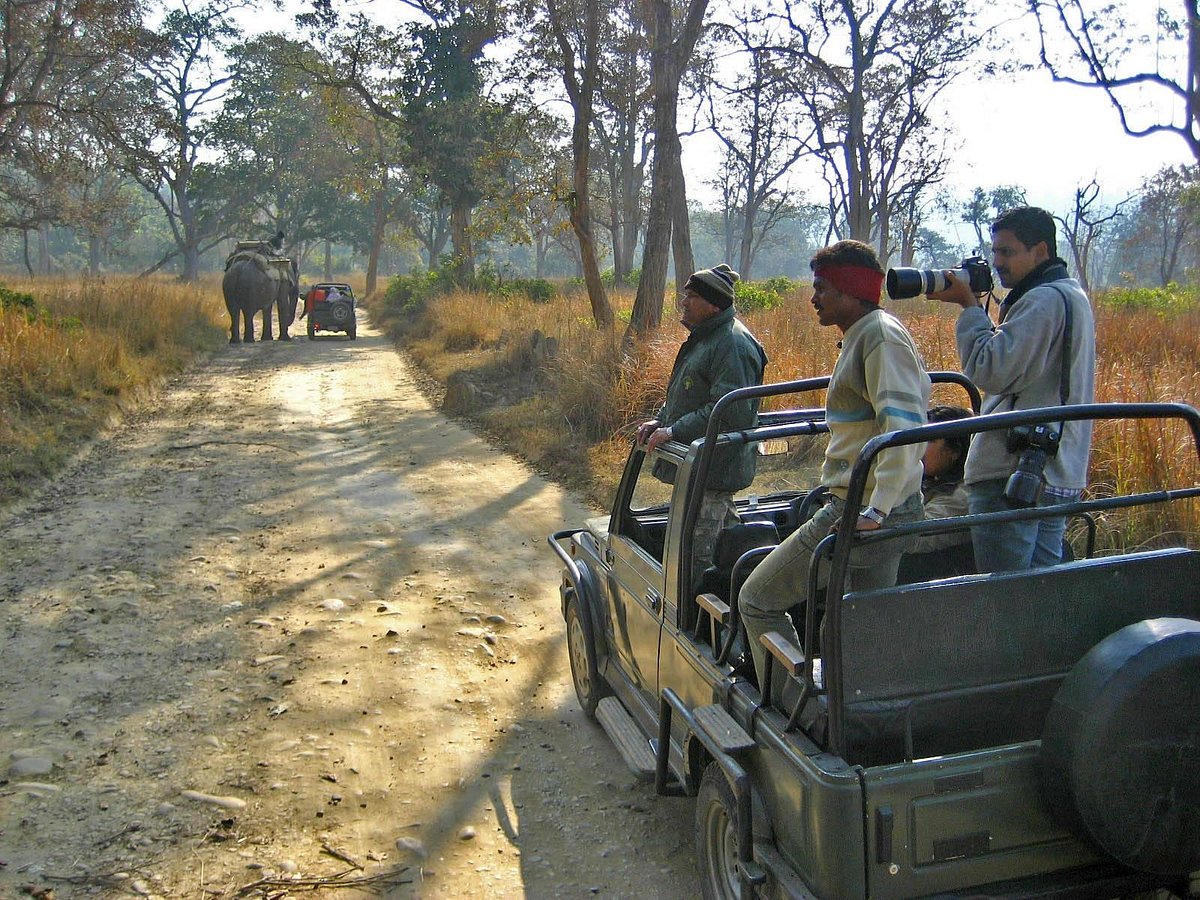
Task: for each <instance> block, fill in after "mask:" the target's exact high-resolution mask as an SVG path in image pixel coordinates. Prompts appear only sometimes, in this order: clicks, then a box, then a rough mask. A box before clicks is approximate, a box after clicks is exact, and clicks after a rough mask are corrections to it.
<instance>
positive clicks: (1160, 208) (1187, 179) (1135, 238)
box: [1127, 165, 1200, 285]
mask: <svg viewBox="0 0 1200 900" xmlns="http://www.w3.org/2000/svg"><path fill="white" fill-rule="evenodd" d="M1127 243H1128V244H1130V245H1131V247H1133V248H1135V250H1134V257H1135V260H1134V261H1135V262H1139V263H1142V264H1144V263H1145V261H1146V260H1147V259H1148V258H1149V259H1152V260H1153V268H1152V270H1151V271H1152V276H1151V277H1154V278H1155V279H1156V280H1157V281H1158V283H1159V284H1164V285H1165V284H1167V283H1168V282H1171V281H1174V280H1177V279H1178V278H1179V277H1180V276H1181V268H1182V266H1183V261H1184V259H1185V256H1191V257H1192V258H1193V259H1194V258H1195V256H1194V254H1195V252H1196V251H1197V249H1198V248H1200V165H1192V166H1167V167H1165V168H1163V169H1162V170H1160V171H1159V172H1157V173H1155V174H1154V175H1153V176H1151V177H1150V178H1147V179H1146V180H1145V182H1143V184H1142V190H1141V192H1140V195H1139V196H1138V197H1137V198H1136V206H1135V207H1134V210H1133V212H1132V214H1131V215H1130V216H1129V228H1128V229H1127Z"/></svg>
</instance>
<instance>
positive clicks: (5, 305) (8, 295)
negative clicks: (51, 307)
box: [0, 284, 38, 315]
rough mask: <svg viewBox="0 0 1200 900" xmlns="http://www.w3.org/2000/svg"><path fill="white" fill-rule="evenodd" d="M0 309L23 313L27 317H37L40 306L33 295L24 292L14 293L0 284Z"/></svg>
mask: <svg viewBox="0 0 1200 900" xmlns="http://www.w3.org/2000/svg"><path fill="white" fill-rule="evenodd" d="M0 309H7V310H12V311H18V310H19V311H21V312H24V313H25V314H26V315H36V313H37V309H38V305H37V301H36V300H34V299H33V294H26V293H25V292H24V291H14V290H11V289H9V288H6V287H5V286H4V285H2V284H0Z"/></svg>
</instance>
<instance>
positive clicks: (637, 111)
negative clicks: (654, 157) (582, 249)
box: [593, 0, 653, 284]
mask: <svg viewBox="0 0 1200 900" xmlns="http://www.w3.org/2000/svg"><path fill="white" fill-rule="evenodd" d="M636 9H637V2H636V0H621V2H614V3H612V5H611V9H610V12H609V16H608V19H607V21H606V23H605V27H604V32H603V33H602V34H601V36H600V37H601V51H602V54H601V60H600V65H601V71H602V74H601V77H600V79H599V82H598V84H597V86H596V110H595V114H596V115H595V121H594V122H593V125H594V128H595V137H596V149H597V152H598V155H599V157H600V159H601V160H602V166H601V167H602V169H603V172H604V175H605V178H606V180H607V187H608V222H607V227H608V231H609V233H610V235H611V240H612V259H613V278H614V280H615V282H616V283H617V284H627V283H628V281H629V276H630V274H631V272H632V271H633V260H634V252H635V250H636V248H637V243H638V238H639V236H640V235H641V232H642V225H643V223H644V221H645V196H644V194H645V181H646V166H647V164H648V162H649V160H650V151H651V148H652V146H653V140H652V135H651V122H650V105H651V93H650V66H649V57H648V47H647V46H646V35H645V31H644V29H643V28H642V27H641V25H640V23H639V22H638V20H637V16H636ZM597 221H598V222H599V221H602V220H600V219H598V220H597Z"/></svg>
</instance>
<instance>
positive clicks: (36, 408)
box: [0, 277, 1200, 546]
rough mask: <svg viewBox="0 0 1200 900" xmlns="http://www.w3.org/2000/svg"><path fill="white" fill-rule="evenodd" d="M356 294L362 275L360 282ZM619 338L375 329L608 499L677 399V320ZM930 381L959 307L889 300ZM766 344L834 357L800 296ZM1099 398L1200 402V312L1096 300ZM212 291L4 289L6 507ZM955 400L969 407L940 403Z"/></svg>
mask: <svg viewBox="0 0 1200 900" xmlns="http://www.w3.org/2000/svg"><path fill="white" fill-rule="evenodd" d="M351 281H352V283H353V282H354V281H355V279H351ZM612 299H613V302H614V304H615V306H616V309H617V311H618V327H617V329H615V330H613V331H611V332H601V331H598V330H597V329H595V328H594V327H593V326H592V324H591V317H590V311H589V308H588V304H587V300H586V298H585V297H584V296H583V295H582V294H581V293H580V292H578V291H574V292H568V293H566V294H560V295H557V296H555V297H554V298H553V299H552V300H551V301H550V302H534V301H532V300H530V299H528V298H527V297H525V296H522V295H520V294H515V295H511V296H506V297H497V296H495V295H490V294H489V295H485V294H478V293H469V292H454V293H449V294H445V295H442V296H439V297H437V298H435V299H432V300H430V301H428V302H426V303H425V304H424V305H423V308H420V309H417V310H413V309H409V310H404V311H401V310H398V309H394V308H389V305H388V303H387V302H385V300H384V299H383V298H377V299H375V300H373V301H372V303H371V304H370V307H371V311H372V314H373V317H374V319H375V321H377V322H384V323H385V324H388V325H389V326H390V327H392V328H393V330H394V331H395V332H396V333H397V334H398V335H400V336H401V339H402V340H403V342H404V344H405V345H406V346H407V347H408V349H409V350H410V352H411V353H412V355H413V357H414V359H415V360H416V361H417V363H418V364H419V365H420V366H421V367H422V368H423V369H424V370H425V371H426V372H427V373H429V374H430V375H431V376H433V378H435V379H436V380H438V381H441V382H443V383H445V382H447V381H449V380H451V379H452V377H454V376H455V375H456V373H465V374H466V375H467V377H469V378H470V379H471V381H472V382H473V383H476V384H478V385H480V387H481V391H480V397H481V402H480V403H479V405H478V408H477V409H476V410H474V412H473V415H474V417H475V418H477V419H478V420H479V421H480V422H481V423H482V424H483V425H484V426H485V427H486V428H487V430H488V431H489V432H491V433H492V434H493V435H495V436H497V437H498V438H499V439H500V440H502V441H503V442H504V443H505V444H506V445H507V446H509V447H511V448H512V449H514V450H516V451H517V452H519V453H521V454H522V455H524V456H525V457H526V458H528V459H529V460H531V461H532V462H533V463H534V464H535V465H537V466H539V467H540V468H542V469H544V470H546V471H549V472H552V473H554V474H555V475H556V476H557V477H559V478H561V479H563V480H565V481H568V482H569V483H571V484H572V485H573V486H575V487H576V488H578V489H580V490H582V491H584V492H585V493H587V494H588V495H590V496H591V497H592V498H593V499H595V500H596V502H598V503H600V504H602V505H603V504H605V503H607V500H608V497H609V496H610V495H611V491H612V488H613V487H614V486H615V482H616V479H617V478H618V477H619V475H620V470H621V466H622V464H623V462H624V459H625V456H626V454H627V452H628V447H629V442H630V440H631V438H632V433H633V428H634V427H635V426H636V424H637V423H638V422H640V421H642V420H643V419H644V418H646V417H647V416H649V415H650V414H652V412H653V411H654V410H655V409H656V408H657V406H658V404H659V403H660V402H661V399H662V397H663V395H664V392H665V390H666V384H667V380H668V378H669V376H670V370H671V364H672V362H673V360H674V357H675V352H676V350H677V349H678V347H679V344H680V342H681V340H682V339H683V337H684V332H683V329H682V328H681V327H680V326H679V325H678V324H676V322H675V321H674V313H673V311H672V310H668V311H667V315H666V317H667V322H666V323H665V324H664V326H663V327H662V328H661V329H660V330H659V332H658V333H657V334H656V335H654V336H653V337H652V338H651V339H649V340H647V341H645V342H643V343H641V344H640V345H638V346H636V347H634V348H633V349H632V350H631V351H628V352H625V351H623V349H622V346H621V335H622V332H623V327H624V326H623V324H621V322H623V321H627V320H628V316H629V310H630V308H631V306H632V302H633V297H632V293H630V292H617V293H615V294H614V295H613V298H612ZM889 308H890V309H892V310H893V311H894V312H895V313H896V314H897V315H899V316H900V318H901V319H903V320H904V322H905V323H906V324H907V326H908V327H909V329H910V330H911V331H912V333H913V336H914V337H915V339H916V341H917V344H918V346H919V347H920V348H921V351H922V353H923V354H924V356H925V361H926V364H927V365H928V366H930V367H931V368H945V369H957V368H958V363H957V356H956V353H955V349H954V318H955V316H954V312H955V310H953V309H950V308H947V307H945V306H942V305H939V304H935V303H930V302H928V301H924V300H909V301H903V302H900V303H893V304H889ZM744 318H745V320H746V321H747V323H748V324H749V325H750V327H751V328H752V329H753V331H754V332H755V334H756V335H758V337H759V338H760V339H761V340H762V341H763V343H764V345H765V346H766V349H767V353H768V355H769V356H770V359H771V362H770V365H769V367H768V370H767V377H768V379H769V380H772V381H783V380H787V379H793V378H803V377H807V376H812V375H823V374H826V373H828V372H829V371H830V370H831V368H832V367H833V363H834V361H835V359H836V357H837V339H838V337H839V335H838V334H837V332H836V331H835V330H831V329H822V328H820V327H819V326H818V325H817V322H816V317H815V315H814V314H813V311H812V309H811V307H810V306H809V305H808V303H807V294H806V291H805V290H804V289H800V290H798V291H795V292H793V293H791V294H790V295H788V296H787V297H786V298H785V300H784V302H783V303H782V304H781V305H778V306H776V307H775V308H763V309H757V310H752V311H749V312H747V313H746V314H745V315H744ZM1096 320H1097V350H1098V358H1099V365H1098V370H1097V384H1096V394H1097V399H1099V400H1102V401H1183V402H1187V403H1193V404H1200V300H1198V299H1197V297H1196V296H1195V293H1194V292H1191V293H1189V292H1187V291H1184V290H1182V289H1180V288H1178V287H1172V288H1170V289H1163V290H1156V291H1149V290H1145V289H1140V290H1129V291H1124V292H1114V293H1113V294H1110V295H1108V296H1101V297H1099V298H1097V308H1096ZM227 322H228V320H227V317H226V314H225V310H224V305H223V303H222V301H221V297H220V287H219V284H218V283H217V282H216V280H215V279H214V280H212V281H210V282H206V283H203V284H200V285H196V286H185V285H181V284H179V283H178V282H175V281H173V280H171V279H167V278H162V279H156V278H149V279H133V278H115V277H114V278H107V279H101V280H93V281H79V280H39V281H19V280H9V281H7V282H6V283H5V284H4V285H3V286H0V504H2V503H4V502H7V501H9V500H11V499H13V498H15V497H19V496H21V495H22V494H23V493H24V492H25V490H26V489H27V487H28V486H29V485H30V484H32V483H33V482H34V481H36V479H38V478H39V477H41V476H44V475H46V474H48V473H50V472H53V471H54V470H55V469H56V468H57V467H58V466H59V465H61V463H62V461H63V460H64V459H66V458H67V457H69V456H70V454H71V453H72V452H73V451H74V450H75V449H76V448H77V447H78V445H79V442H80V441H81V440H85V439H87V438H88V437H90V436H91V435H93V434H94V433H95V432H96V431H97V429H98V428H99V427H101V425H102V424H103V423H104V422H105V421H107V420H108V419H109V418H110V417H111V416H112V415H113V414H114V413H115V412H117V411H118V410H119V409H120V408H121V407H122V406H124V405H127V404H129V403H131V402H136V400H137V399H138V398H140V397H142V396H144V395H146V393H147V392H148V390H150V389H152V388H153V386H154V385H155V384H157V383H158V382H159V381H160V380H161V379H162V378H163V377H165V376H168V375H170V374H172V373H174V372H178V371H180V370H181V369H183V368H184V367H186V366H187V365H189V364H190V363H191V362H192V361H193V360H194V359H195V358H196V356H197V355H198V354H201V353H203V352H205V351H207V350H210V349H213V348H215V347H218V346H220V345H221V344H222V343H223V342H224V341H225V340H226V339H227V334H226V329H227V327H228V325H227ZM941 399H943V400H944V401H946V402H961V396H957V397H956V396H954V395H953V394H946V395H944V396H943V397H942V398H941ZM1090 482H1091V487H1090V490H1091V492H1092V493H1093V494H1097V495H1104V494H1110V493H1129V492H1131V491H1139V490H1154V489H1158V488H1161V487H1166V486H1175V487H1178V486H1183V485H1187V486H1191V485H1195V484H1197V483H1200V465H1198V463H1197V458H1196V454H1195V452H1194V450H1193V445H1192V440H1191V435H1190V434H1189V433H1187V432H1186V430H1185V429H1184V428H1182V427H1178V426H1177V425H1169V426H1166V427H1164V426H1162V425H1160V424H1159V423H1147V422H1145V421H1134V422H1122V423H1118V424H1106V425H1102V426H1101V427H1099V428H1098V429H1097V433H1096V439H1095V442H1094V445H1093V451H1092V463H1091V472H1090ZM1100 529H1101V541H1102V543H1103V545H1105V546H1137V545H1143V544H1145V545H1153V544H1157V543H1172V542H1175V543H1177V542H1179V541H1186V542H1187V543H1190V544H1194V545H1200V513H1198V512H1197V510H1196V508H1195V507H1194V505H1193V506H1190V507H1185V506H1183V505H1181V504H1174V505H1172V507H1170V508H1168V507H1165V506H1156V507H1147V508H1144V509H1141V510H1138V511H1136V512H1133V513H1128V514H1121V515H1112V516H1109V517H1106V518H1105V519H1104V521H1102V522H1101V523H1100Z"/></svg>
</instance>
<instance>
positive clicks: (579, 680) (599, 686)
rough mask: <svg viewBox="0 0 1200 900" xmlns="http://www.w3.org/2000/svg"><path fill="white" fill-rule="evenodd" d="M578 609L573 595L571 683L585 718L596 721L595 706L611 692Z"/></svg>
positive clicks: (568, 613)
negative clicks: (601, 672)
mask: <svg viewBox="0 0 1200 900" xmlns="http://www.w3.org/2000/svg"><path fill="white" fill-rule="evenodd" d="M583 615H585V613H584V612H583V610H582V609H580V608H579V598H578V597H577V596H574V595H572V596H571V598H570V599H569V600H568V601H567V609H566V620H567V655H568V656H569V657H570V660H571V682H572V683H573V684H574V685H575V696H576V697H577V698H578V699H579V705H580V706H581V707H583V712H584V714H585V715H586V716H587V717H588V718H589V719H591V720H592V721H595V719H596V705H597V704H598V703H599V702H600V701H601V700H603V699H604V698H605V697H607V696H608V695H609V694H611V693H612V691H611V690H610V689H609V687H608V684H607V683H606V682H605V681H604V678H603V676H601V675H600V670H599V667H598V665H597V662H598V660H597V656H596V647H595V643H594V642H593V640H592V638H591V632H590V630H589V629H588V628H587V627H586V625H585V623H584V621H583V619H582V616H583Z"/></svg>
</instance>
